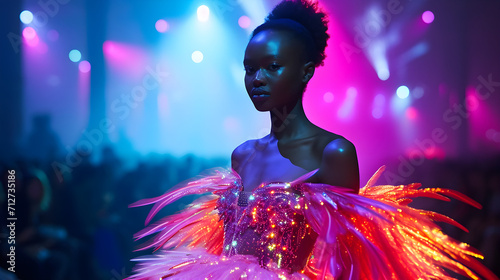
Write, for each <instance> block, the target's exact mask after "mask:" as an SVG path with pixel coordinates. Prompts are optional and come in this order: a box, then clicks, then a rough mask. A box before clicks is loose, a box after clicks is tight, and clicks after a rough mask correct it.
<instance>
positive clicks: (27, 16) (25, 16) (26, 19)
mask: <svg viewBox="0 0 500 280" xmlns="http://www.w3.org/2000/svg"><path fill="white" fill-rule="evenodd" d="M19 19H21V22H22V23H24V24H30V23H31V22H32V21H33V13H31V12H30V11H28V10H24V11H22V12H21V14H19Z"/></svg>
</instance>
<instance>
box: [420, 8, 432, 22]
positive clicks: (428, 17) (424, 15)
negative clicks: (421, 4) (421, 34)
mask: <svg viewBox="0 0 500 280" xmlns="http://www.w3.org/2000/svg"><path fill="white" fill-rule="evenodd" d="M422 20H423V21H424V22H425V23H427V24H429V23H431V22H433V21H434V13H432V12H431V11H425V12H423V13H422Z"/></svg>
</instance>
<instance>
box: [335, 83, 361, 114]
mask: <svg viewBox="0 0 500 280" xmlns="http://www.w3.org/2000/svg"><path fill="white" fill-rule="evenodd" d="M357 95H358V90H357V89H356V88H355V87H350V88H348V89H347V92H346V97H345V99H344V102H343V103H342V106H341V107H340V109H339V110H338V112H337V116H338V117H339V118H341V119H347V118H348V117H352V116H353V110H354V103H355V101H356V96H357Z"/></svg>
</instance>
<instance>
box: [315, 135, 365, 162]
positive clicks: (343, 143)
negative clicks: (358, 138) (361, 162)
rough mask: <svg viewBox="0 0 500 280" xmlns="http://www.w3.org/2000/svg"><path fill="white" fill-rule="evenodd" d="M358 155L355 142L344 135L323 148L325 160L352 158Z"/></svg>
mask: <svg viewBox="0 0 500 280" xmlns="http://www.w3.org/2000/svg"><path fill="white" fill-rule="evenodd" d="M351 157H356V158H357V155H356V147H354V144H353V143H352V142H351V141H349V140H347V139H345V138H344V137H338V138H336V139H334V140H332V141H330V142H329V143H328V144H327V145H326V146H325V149H324V150H323V158H324V159H325V160H329V159H338V158H344V159H347V158H351Z"/></svg>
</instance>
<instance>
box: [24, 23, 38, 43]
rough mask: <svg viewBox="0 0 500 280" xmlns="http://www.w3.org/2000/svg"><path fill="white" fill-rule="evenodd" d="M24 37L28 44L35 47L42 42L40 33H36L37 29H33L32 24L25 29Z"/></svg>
mask: <svg viewBox="0 0 500 280" xmlns="http://www.w3.org/2000/svg"><path fill="white" fill-rule="evenodd" d="M23 37H24V40H25V42H26V44H27V45H28V46H30V47H35V46H37V45H38V43H39V42H40V39H39V38H38V34H36V31H35V29H33V27H30V26H28V27H26V28H24V29H23Z"/></svg>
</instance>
